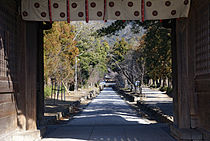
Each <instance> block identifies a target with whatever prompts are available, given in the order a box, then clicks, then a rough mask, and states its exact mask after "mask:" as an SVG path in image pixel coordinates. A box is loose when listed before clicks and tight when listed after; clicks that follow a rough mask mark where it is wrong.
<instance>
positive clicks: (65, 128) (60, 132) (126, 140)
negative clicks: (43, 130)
mask: <svg viewBox="0 0 210 141" xmlns="http://www.w3.org/2000/svg"><path fill="white" fill-rule="evenodd" d="M42 140H43V141H74V140H75V141H79V140H80V141H85V140H90V141H175V140H174V139H173V138H172V137H171V136H169V134H168V132H167V125H166V124H158V123H154V121H150V120H148V119H145V118H143V117H139V116H137V114H136V112H135V111H134V110H133V109H131V108H130V107H129V105H127V104H126V103H125V102H124V101H123V100H122V99H121V98H120V97H119V96H118V95H117V94H116V93H115V92H114V91H113V90H112V88H110V87H106V88H105V89H104V90H103V91H102V92H101V93H100V95H99V96H98V97H97V98H95V99H94V100H93V101H92V102H91V103H90V104H89V106H88V107H87V108H86V109H85V110H84V111H83V112H82V113H81V114H80V115H78V116H75V117H74V119H73V120H70V121H69V123H68V124H66V125H58V126H57V127H56V128H55V129H52V131H51V132H50V133H49V134H48V135H47V136H46V137H45V138H44V139H42Z"/></svg>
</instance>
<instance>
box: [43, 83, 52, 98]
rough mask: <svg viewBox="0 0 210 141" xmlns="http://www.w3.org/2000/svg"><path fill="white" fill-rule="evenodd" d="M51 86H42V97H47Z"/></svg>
mask: <svg viewBox="0 0 210 141" xmlns="http://www.w3.org/2000/svg"><path fill="white" fill-rule="evenodd" d="M51 91H52V90H51V86H45V87H44V98H47V97H49V96H50V95H51Z"/></svg>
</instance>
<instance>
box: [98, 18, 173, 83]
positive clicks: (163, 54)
mask: <svg viewBox="0 0 210 141" xmlns="http://www.w3.org/2000/svg"><path fill="white" fill-rule="evenodd" d="M170 22H171V21H170V20H164V21H163V22H159V21H145V22H140V21H126V22H122V21H115V22H113V23H112V24H111V25H110V26H108V27H106V28H103V29H100V30H97V33H98V35H99V36H104V35H116V34H118V32H119V31H120V30H122V29H124V28H125V27H126V26H127V25H129V26H131V29H132V32H133V33H139V32H142V29H143V32H144V34H145V35H144V36H143V37H142V38H141V40H140V45H139V48H138V49H137V50H136V53H134V54H133V55H134V56H136V55H138V57H137V58H136V57H134V58H135V59H136V60H137V61H138V62H139V65H140V66H141V67H140V68H141V73H142V79H143V75H144V71H145V74H146V76H147V77H148V78H151V79H154V80H157V79H166V78H169V79H171V73H172V60H171V30H170V26H168V25H170ZM165 23H167V26H168V28H165V27H163V24H164V25H166V24H165ZM115 46H118V45H117V44H116V45H115ZM128 50H132V49H131V48H130V49H128ZM113 54H115V55H114V56H116V57H117V60H119V62H120V61H122V60H124V57H125V54H123V52H122V51H121V50H119V51H118V50H116V52H115V53H113ZM112 65H113V64H112ZM112 68H114V67H113V66H112ZM142 68H143V69H142ZM142 81H143V80H142Z"/></svg>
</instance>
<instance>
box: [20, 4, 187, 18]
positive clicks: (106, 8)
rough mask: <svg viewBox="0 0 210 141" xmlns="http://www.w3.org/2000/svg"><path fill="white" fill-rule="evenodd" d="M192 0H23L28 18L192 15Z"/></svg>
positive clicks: (25, 16)
mask: <svg viewBox="0 0 210 141" xmlns="http://www.w3.org/2000/svg"><path fill="white" fill-rule="evenodd" d="M189 10H190V0H22V7H21V11H22V17H23V20H28V21H84V20H86V21H89V20H140V21H142V20H162V19H173V18H181V17H188V13H189Z"/></svg>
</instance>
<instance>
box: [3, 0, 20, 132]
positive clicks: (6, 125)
mask: <svg viewBox="0 0 210 141" xmlns="http://www.w3.org/2000/svg"><path fill="white" fill-rule="evenodd" d="M15 6H16V4H15V3H14V2H13V1H12V2H10V3H2V2H1V1H0V125H1V126H0V135H1V134H5V133H7V132H8V131H11V130H14V129H15V128H16V125H17V119H16V107H15V98H14V87H15V82H16V80H15V78H14V76H16V70H15V69H16V43H17V42H16V41H17V40H16V39H17V34H16V33H17V32H16V11H15V9H16V7H15Z"/></svg>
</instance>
